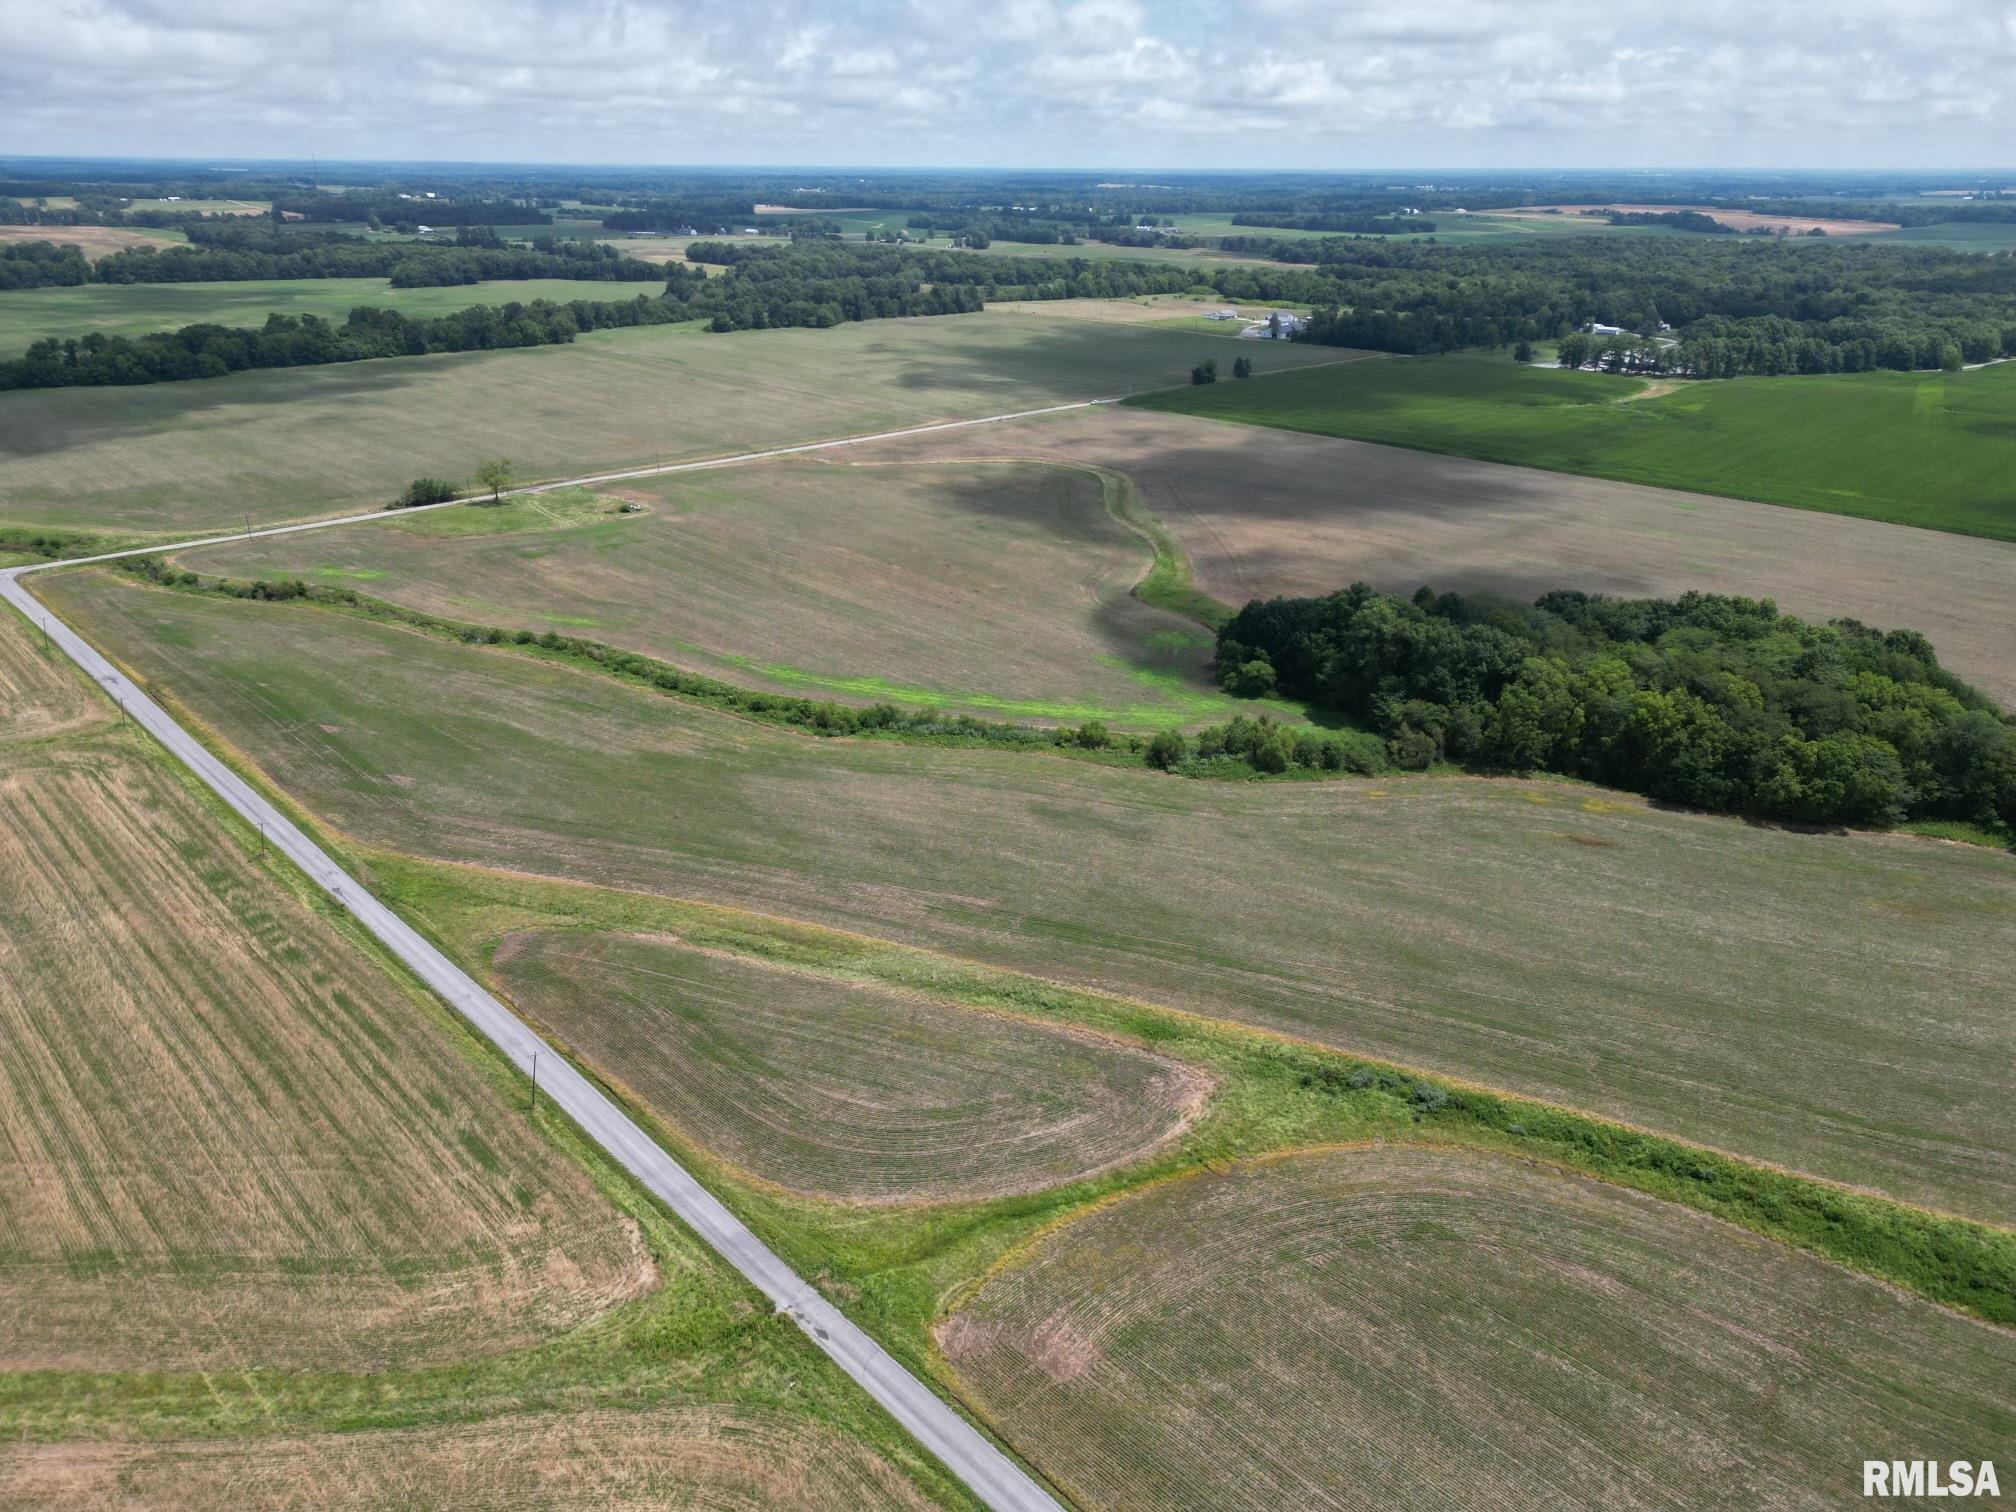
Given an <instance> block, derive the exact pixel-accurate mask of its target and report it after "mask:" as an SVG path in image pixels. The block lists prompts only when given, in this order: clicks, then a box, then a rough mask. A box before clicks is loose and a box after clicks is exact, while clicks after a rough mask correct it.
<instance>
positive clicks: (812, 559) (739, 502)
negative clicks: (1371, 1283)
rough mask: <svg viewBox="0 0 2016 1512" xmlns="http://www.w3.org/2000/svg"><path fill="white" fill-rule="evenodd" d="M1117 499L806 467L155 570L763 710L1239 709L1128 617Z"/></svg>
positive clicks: (1200, 664)
mask: <svg viewBox="0 0 2016 1512" xmlns="http://www.w3.org/2000/svg"><path fill="white" fill-rule="evenodd" d="M987 429H990V430H991V429H992V427H989V428H987ZM967 434H968V433H967V432H964V431H955V432H947V433H946V434H945V440H946V442H947V445H946V447H945V449H946V450H947V451H948V452H951V453H953V454H957V453H958V452H959V451H960V450H962V448H961V447H960V446H959V445H958V444H956V443H957V438H961V437H965V436H966V435H967ZM993 444H994V441H993V438H992V437H991V436H985V435H975V436H973V437H972V439H971V440H970V441H968V442H967V443H966V445H968V446H975V447H983V448H984V447H988V446H991V445H993ZM826 456H834V457H835V460H830V461H829V460H826V459H825V458H826ZM1117 486H1118V485H1117V483H1116V482H1115V481H1114V480H1112V479H1110V478H1107V477H1103V476H1102V475H1101V474H1099V473H1097V472H1095V471H1092V470H1090V469H1087V468H1083V467H1067V466H1056V465H1046V464H1041V463H1016V462H1009V463H997V464H965V463H957V464H955V463H945V464H934V465H929V466H907V465H904V466H897V465H884V466H863V465H860V464H858V463H854V462H849V461H843V460H838V454H823V455H822V456H821V457H818V458H808V459H801V460H796V461H783V462H776V463H768V464H759V465H755V466H750V467H742V468H732V469H722V470H719V471H713V472H701V473H689V474H684V475H675V476H672V477H667V478H659V479H651V478H640V479H631V480H627V481H626V482H624V483H622V484H620V485H611V491H609V492H605V493H600V494H583V495H582V496H581V497H579V498H578V499H577V498H576V497H575V496H573V495H571V494H569V495H560V494H554V495H542V496H535V497H532V498H528V499H524V500H520V501H516V502H514V503H511V504H507V505H505V506H504V507H502V508H500V509H483V510H454V511H449V512H447V513H442V514H431V515H426V516H422V517H419V518H415V519H410V520H395V521H390V522H387V523H385V524H382V525H378V524H374V525H367V526H362V527H360V528H358V529H355V530H343V531H319V532H315V533H313V534H312V535H305V536H277V537H273V538H270V539H267V540H254V541H244V542H239V543H236V544H234V545H229V546H222V547H212V548H208V549H205V550H201V551H191V552H187V553H182V554H179V555H178V557H177V560H178V561H180V562H182V563H183V564H185V565H187V566H189V567H193V568H196V569H199V570H201V571H204V572H214V573H222V574H224V575H227V576H231V577H238V578H261V577H276V578H294V577H300V578H305V579H309V580H312V581H315V582H319V583H328V584H331V585H335V586H340V587H346V588H351V589H354V590H356V591H358V592H361V593H366V594H369V595H370V596H372V597H373V598H379V599H385V600H388V601H390V602H394V603H398V604H403V605H407V606H410V607H413V608H416V609H420V610H424V611H426V612H427V613H430V614H436V615H441V616H443V617H446V618H449V619H458V620H465V621H474V622H477V623H480V624H485V625H498V626H502V627H504V628H508V629H513V630H516V629H530V630H533V631H541V632H543V631H546V630H549V629H562V630H566V631H569V632H570V633H575V634H585V635H592V636H595V637H596V638H598V639H601V640H605V641H608V642H610V643H611V644H614V645H619V646H622V647H625V648H626V649H629V650H634V651H641V652H644V653H646V654H648V655H653V656H659V657H663V658H666V659H668V660H671V661H675V662H678V663H680V664H681V665H684V666H690V667H692V668H694V669H695V670H698V671H702V672H706V673H710V674H713V675H716V676H721V677H726V678H728V679H730V680H732V681H735V682H738V683H748V684H750V685H752V686H757V687H768V688H774V689H777V690H779V691H784V692H792V693H809V694H816V695H820V696H825V695H829V694H830V695H833V696H837V697H842V698H853V699H867V700H873V699H877V698H893V699H896V700H898V701H900V702H902V703H905V704H917V705H925V706H930V707H944V708H948V709H954V710H960V711H965V712H973V713H981V714H986V715H990V716H993V717H997V718H999V717H1003V716H1013V717H1018V718H1031V719H1059V720H1067V721H1068V720H1079V719H1104V720H1108V721H1111V722H1114V723H1118V724H1125V725H1129V726H1144V725H1146V726H1154V725H1166V724H1172V723H1178V722H1183V721H1194V720H1197V719H1200V718H1209V717H1213V716H1218V717H1223V716H1225V715H1226V714H1229V713H1231V712H1233V711H1235V710H1237V709H1239V708H1240V707H1242V705H1241V703H1240V702H1239V701H1238V700H1235V699H1232V698H1229V697H1227V696H1225V695H1223V694H1221V693H1219V692H1218V691H1217V690H1216V688H1214V687H1213V686H1212V685H1211V682H1210V680H1209V678H1208V677H1207V676H1206V664H1207V662H1208V661H1209V658H1210V650H1211V641H1210V637H1209V635H1208V634H1206V633H1205V632H1204V631H1203V630H1202V629H1201V628H1200V627H1198V626H1197V625H1195V624H1193V623H1191V622H1190V621H1188V620H1185V619H1183V618H1181V617H1179V616H1177V615H1174V614H1171V613H1169V612H1167V611H1165V610H1162V609H1157V608H1153V607H1150V606H1149V605H1147V604H1144V603H1142V602H1141V601H1140V600H1139V599H1137V598H1135V597H1133V596H1132V594H1131V592H1130V590H1131V589H1132V588H1133V586H1134V585H1135V583H1136V582H1138V581H1139V580H1140V579H1141V577H1142V576H1143V575H1144V574H1145V573H1146V572H1147V571H1148V568H1149V565H1150V562H1151V559H1152V552H1151V548H1150V546H1149V544H1148V543H1147V542H1146V541H1145V540H1144V539H1143V537H1142V536H1141V534H1139V533H1138V532H1139V527H1137V526H1135V525H1133V524H1131V523H1130V522H1129V521H1128V519H1127V518H1126V517H1124V515H1123V514H1121V513H1120V503H1119V501H1118V499H1117V498H1109V497H1108V496H1109V493H1111V492H1112V491H1113V490H1114V489H1115V488H1117ZM626 509H627V510H633V511H635V512H634V513H621V512H620V511H622V510H626ZM451 532H452V534H451ZM464 532H470V533H467V534H464Z"/></svg>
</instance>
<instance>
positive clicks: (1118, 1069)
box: [492, 931, 1209, 1202]
mask: <svg viewBox="0 0 2016 1512" xmlns="http://www.w3.org/2000/svg"><path fill="white" fill-rule="evenodd" d="M492 964H493V969H494V970H495V971H496V973H497V975H498V977H499V978H500V980H501V982H502V984H503V986H504V988H505V990H506V991H507V992H508V993H509V994H510V996H511V999H512V1001H513V1002H515V1003H516V1004H517V1005H518V1006H519V1007H520V1008H521V1009H523V1010H525V1011H526V1012H527V1013H529V1015H530V1016H531V1017H532V1018H533V1019H534V1020H535V1021H536V1022H538V1023H539V1024H541V1025H544V1026H546V1027H547V1028H550V1029H551V1030H552V1031H553V1033H554V1034H555V1035H556V1036H557V1037H558V1039H559V1040H560V1042H561V1043H562V1044H563V1045H564V1046H565V1047H566V1048H567V1049H569V1050H570V1051H572V1052H573V1053H574V1054H575V1055H577V1056H579V1057H580V1058H581V1059H582V1060H583V1061H584V1062H585V1063H586V1064H587V1065H589V1066H590V1067H592V1068H593V1069H594V1071H595V1073H596V1074H597V1075H598V1076H600V1077H601V1078H602V1079H603V1080H604V1081H605V1082H608V1083H610V1084H611V1085H614V1086H618V1087H620V1088H622V1089H623V1091H624V1092H625V1093H626V1094H627V1095H628V1096H629V1097H630V1098H631V1100H632V1101H633V1102H634V1103H635V1104H637V1105H638V1106H640V1107H642V1108H644V1109H646V1110H647V1111H649V1112H650V1113H652V1114H653V1115H654V1116H656V1117H658V1118H660V1119H662V1120H663V1121H664V1122H665V1123H667V1124H669V1125H671V1126H672V1127H674V1128H676V1129H679V1130H680V1131H682V1132H683V1133H685V1134H686V1135H687V1136H688V1137H689V1138H691V1139H693V1140H694V1141H695V1142H696V1143H698V1144H699V1145H701V1146H703V1147H704V1148H706V1149H707V1150H708V1151H709V1152H710V1153H712V1154H713V1155H715V1156H717V1157H718V1158H720V1159H723V1160H725V1161H727V1162H728V1163H729V1164H730V1165H732V1166H734V1167H736V1168H738V1169H740V1170H741V1171H743V1172H746V1173H748V1174H749V1175H751V1176H753V1177H755V1178H756V1179H757V1180H758V1181H761V1182H764V1183H767V1184H770V1185H773V1186H778V1187H783V1188H785V1189H787V1190H790V1191H794V1192H797V1193H800V1194H802V1195H808V1196H815V1197H825V1198H831V1199H837V1200H840V1201H846V1202H928V1201H948V1200H954V1199H973V1198H981V1197H991V1196H999V1195H1002V1194H1004V1193H1009V1192H1022V1191H1031V1190H1034V1189H1036V1188H1039V1187H1044V1186H1051V1185H1056V1184H1058V1183H1061V1182H1065V1181H1069V1180H1071V1179H1073V1178H1076V1177H1081V1176H1085V1175H1089V1174H1091V1173H1093V1172H1096V1171H1102V1170H1105V1169H1108V1168H1110V1167H1113V1166H1116V1165H1122V1164H1125V1163H1126V1162H1128V1161H1130V1160H1133V1159H1136V1158H1138V1157H1139V1156H1141V1155H1142V1154H1144V1153H1145V1152H1147V1151H1148V1150H1151V1149H1153V1148H1154V1147H1156V1146H1157V1145H1160V1144H1162V1143H1164V1142H1166V1141H1167V1140H1168V1139H1169V1138H1171V1137H1172V1136H1173V1135H1174V1134H1175V1133H1177V1132H1178V1131H1179V1130H1180V1129H1181V1128H1182V1127H1183V1125H1184V1124H1185V1123H1186V1122H1187V1120H1188V1118H1189V1116H1190V1115H1191V1114H1192V1113H1194V1112H1195V1110H1196V1109H1197V1107H1198V1106H1199V1105H1200V1104H1201V1102H1202V1100H1203V1098H1204V1096H1205V1094H1206V1092H1207V1091H1208V1089H1209V1083H1208V1080H1207V1079H1206V1078H1204V1077H1202V1076H1200V1075H1198V1074H1196V1073H1194V1072H1192V1071H1191V1070H1189V1069H1188V1068H1187V1067H1184V1066H1182V1065H1179V1064H1178V1063H1176V1062H1173V1061H1167V1060H1163V1059H1160V1058H1158V1057H1155V1056H1151V1055H1147V1054H1143V1053H1141V1052H1139V1051H1136V1050H1132V1049H1129V1048H1126V1047H1123V1046H1119V1045H1114V1044H1110V1043H1105V1042H1102V1041H1099V1040H1095V1039H1090V1038H1085V1037H1079V1036H1076V1035H1072V1034H1068V1033H1063V1032H1060V1031H1055V1030H1050V1029H1044V1028H1038V1027H1035V1026H1032V1025H1029V1024H1024V1023H1018V1022H1015V1021H1013V1020H1008V1019H1002V1018H995V1017H991V1016H988V1015H984V1014H979V1013H975V1012H972V1011H971V1010H967V1009H961V1008H956V1007H950V1006H947V1005H944V1004H939V1003H933V1002H928V1001H920V1000H918V999H916V998H913V997H909V996H906V995H899V994H897V993H895V992H892V991H890V990H888V989H886V988H881V987H876V986H873V985H862V984H853V983H846V982H835V981H831V980H826V979H822V978H818V977H811V976H805V975H800V974H795V973H793V972H790V971H787V970H784V969H781V968H778V967H772V966H764V965H761V964H757V963H753V962H750V961H746V960H738V959H735V958H733V957H728V956H723V955H719V954H713V953H704V952H701V951H696V950H692V949H689V948H686V947H684V946H682V945H681V944H680V943H679V942H678V941H677V940H674V939H667V938H664V937H662V936H659V937H653V936H635V935H621V934H600V933H592V934H591V933H585V932H582V933H571V932H552V931H547V932H538V933H530V934H517V935H513V936H511V937H509V938H507V939H506V940H505V941H503V943H502V945H501V946H500V948H499V949H498V950H497V952H496V955H495V957H494V959H493V963H492Z"/></svg>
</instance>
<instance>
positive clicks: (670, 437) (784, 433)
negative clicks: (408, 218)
mask: <svg viewBox="0 0 2016 1512" xmlns="http://www.w3.org/2000/svg"><path fill="white" fill-rule="evenodd" d="M1202 341H1203V339H1202V338H1199V337H1195V336H1191V335H1187V334H1184V333H1181V332H1175V331H1166V330H1157V329H1154V328H1152V327H1149V328H1137V329H1129V328H1120V327H1113V326H1103V325H1102V326H1098V327H1092V326H1079V325H1074V324H1072V323H1071V322H1068V321H1051V320H1028V319H1024V318H1021V317H1018V316H1014V315H989V314H985V313H981V314H975V315H951V316H934V317H929V318H926V317H918V318H915V319H907V320H877V321H868V322H863V323H859V324H854V325H846V326H838V327H834V328H833V329H831V330H824V331H814V330H769V331H740V332H734V333H730V334H726V335H717V334H714V333H710V332H708V331H705V330H702V329H701V328H700V327H699V326H698V325H697V324H694V325H684V326H655V327H646V328H635V329H630V330H618V331H597V332H594V333H592V334H590V335H587V336H584V337H582V338H581V339H580V340H579V341H577V342H575V343H573V344H571V345H568V346H552V347H535V348H528V349H524V350H517V351H499V352H462V353H455V354H450V355H442V356H434V357H403V358H388V359H383V360H378V361H372V362H355V363H343V364H337V365H332V366H327V367H316V368H293V369H288V370H284V371H274V372H250V373H235V374H232V375H230V376H229V377H224V378H212V379H204V380H200V381H195V382H188V383H155V384H148V385H145V386H143V387H137V388H120V389H49V390H33V391H22V392H17V393H11V394H4V395H0V480H4V481H0V523H19V524H29V525H39V526H56V527H65V528H73V529H99V530H106V531H137V532H160V533H181V532H191V531H198V530H205V529H216V528H220V527H224V526H235V525H238V524H241V523H243V521H244V520H246V519H247V518H248V517H249V518H251V519H252V520H254V521H278V520H290V519H301V518H307V517H310V516H314V515H320V514H327V513H330V512H332V511H335V510H338V509H342V508H351V509H355V508H366V507H369V506H372V505H375V504H381V503H383V502H385V501H386V500H388V499H390V498H391V497H393V495H394V494H396V493H397V492H398V491H399V490H400V489H402V488H403V487H405V485H406V484H407V483H408V482H409V481H411V480H412V479H413V478H415V477H417V476H420V475H423V474H426V475H431V476H435V477H442V478H450V479H459V478H467V477H468V476H469V474H470V471H471V470H472V469H473V468H474V466H475V465H476V464H477V463H478V462H479V461H481V460H482V459H483V458H486V457H494V456H497V455H499V454H503V455H506V456H509V457H510V458H511V459H512V460H513V461H515V462H516V463H517V465H518V468H519V472H520V475H521V477H523V478H525V479H528V480H529V479H534V478H556V477H572V476H578V475H580V474H582V473H586V472H594V471H600V470H610V469H620V468H625V467H638V466H651V465H654V464H657V463H661V462H669V461H679V460H682V459H692V458H697V457H705V456H713V455H719V454H724V453H734V452H739V451H743V450H749V449H756V448H763V447H769V446H782V445H789V444H792V443H796V442H804V441H814V440H821V439H828V438H832V437H839V436H847V435H856V434H860V433H862V432H871V431H878V430H885V429H892V428H896V427H899V426H906V425H916V424H921V423H924V422H928V421H932V420H941V419H958V418H968V417H973V416H981V415H989V414H997V413H1001V412H1004V411H1013V410H1019V409H1029V408H1036V407H1040V406H1043V405H1049V404H1059V403H1067V402H1075V401H1080V400H1089V399H1096V398H1110V397H1115V396H1119V395H1123V394H1128V393H1134V392H1138V391H1141V390H1144V389H1152V388H1161V387H1166V386H1168V385H1170V384H1175V383H1183V382H1186V381H1187V379H1188V375H1189V372H1190V369H1191V367H1192V366H1194V365H1195V364H1196V363H1197V362H1198V361H1200V360H1201V359H1202V358H1203V357H1205V356H1208V355H1210V354H1211V351H1212V350H1215V349H1216V348H1218V347H1219V346H1220V345H1222V343H1219V342H1216V341H1211V342H1204V343H1203V344H1202V345H1200V342H1202ZM1340 355H1344V354H1340V353H1339V352H1337V351H1334V350H1329V349H1316V348H1310V349H1307V350H1304V351H1301V352H1299V353H1298V354H1297V357H1296V358H1295V359H1294V360H1299V361H1304V362H1328V361H1335V360H1337V358H1338V357H1339V356H1340Z"/></svg>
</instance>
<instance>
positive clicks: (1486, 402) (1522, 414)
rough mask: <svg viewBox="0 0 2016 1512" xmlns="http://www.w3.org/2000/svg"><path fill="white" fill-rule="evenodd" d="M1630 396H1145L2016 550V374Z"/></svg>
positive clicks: (1327, 382) (1500, 378)
mask: <svg viewBox="0 0 2016 1512" xmlns="http://www.w3.org/2000/svg"><path fill="white" fill-rule="evenodd" d="M1638 388H1639V380H1637V379H1631V378H1618V377H1612V376H1609V375H1606V374H1601V373H1579V372H1563V371H1561V370H1559V369H1549V368H1523V367H1521V366H1520V365H1518V364H1517V363H1514V362H1513V361H1512V360H1511V359H1510V358H1509V357H1507V356H1505V355H1503V354H1496V355H1493V356H1490V357H1480V356H1458V357H1417V358H1408V359H1406V360H1405V361H1399V362H1382V363H1376V364H1346V365H1343V366H1338V367H1329V368H1323V369H1320V370H1316V371H1312V372H1307V373H1297V374H1291V375H1287V376H1284V377H1280V378H1278V379H1275V380H1273V381H1271V382H1268V383H1264V384H1262V383H1247V384H1240V383H1216V384H1211V385H1209V386H1207V387H1203V388H1192V389H1185V390H1182V391H1180V392H1172V393H1168V394H1159V395H1153V396H1144V397H1143V398H1142V399H1141V400H1140V402H1141V403H1143V404H1145V405H1148V406H1150V407H1152V408H1156V409H1162V410H1167V411H1170V412H1173V413H1176V414H1188V415H1204V416H1209V417H1211V418H1213V419H1218V420H1232V421H1237V422H1239V423H1241V424H1246V425H1264V426H1272V427H1277V428H1280V429H1285V430H1299V431H1311V432H1314V433H1316V434H1318V435H1326V436H1348V437H1351V438H1353V439H1356V440H1360V441H1381V442H1386V443H1388V444H1391V445H1395V446H1412V447H1418V448H1419V449H1421V450H1423V451H1432V452H1448V453H1450V454H1452V455H1455V456H1459V457H1475V458H1478V459H1480V460H1483V461H1487V462H1512V463H1517V464H1518V465H1520V466H1522V467H1540V468H1547V469H1549V470H1551V471H1555V472H1564V473H1585V474H1589V475H1591V476H1594V477H1599V478H1619V479H1622V480H1624V481H1626V482H1630V483H1650V484H1655V485H1657V486H1659V487H1661V488H1682V489H1689V490H1693V491H1695V492H1699V493H1712V494H1725V495H1728V496H1729V497H1731V498H1738V499H1756V500H1759V501H1760V502H1763V503H1766V504H1789V505H1792V506H1794V507H1796V508H1800V509H1812V510H1818V511H1820V512H1822V513H1826V514H1841V515H1858V516H1861V517H1863V518H1865V519H1871V520H1888V521H1890V522H1892V523H1894V524H1900V525H1921V526H1925V527H1927V528H1929V529H1935V530H1952V531H1958V532H1960V533H1962V534H1965V535H1977V536H1990V537H1994V538H1997V539H2000V540H2016V418H2012V415H2016V364H2010V363H2004V364H2000V365H1997V366H1994V367H1988V368H1982V369H1979V370H1977V371H1974V372H1961V373H1851V374H1838V375H1829V376H1823V377H1812V378H1737V379H1729V380H1720V381H1710V382H1694V383H1681V384H1679V385H1678V386H1676V387H1675V388H1674V389H1673V390H1672V391H1671V392H1669V393H1665V394H1661V395H1659V396H1658V397H1656V398H1653V397H1641V398H1637V399H1634V400H1633V401H1632V402H1630V403H1619V402H1617V401H1618V400H1620V399H1623V398H1625V397H1626V396H1629V395H1631V394H1633V393H1635V392H1637V390H1638Z"/></svg>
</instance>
